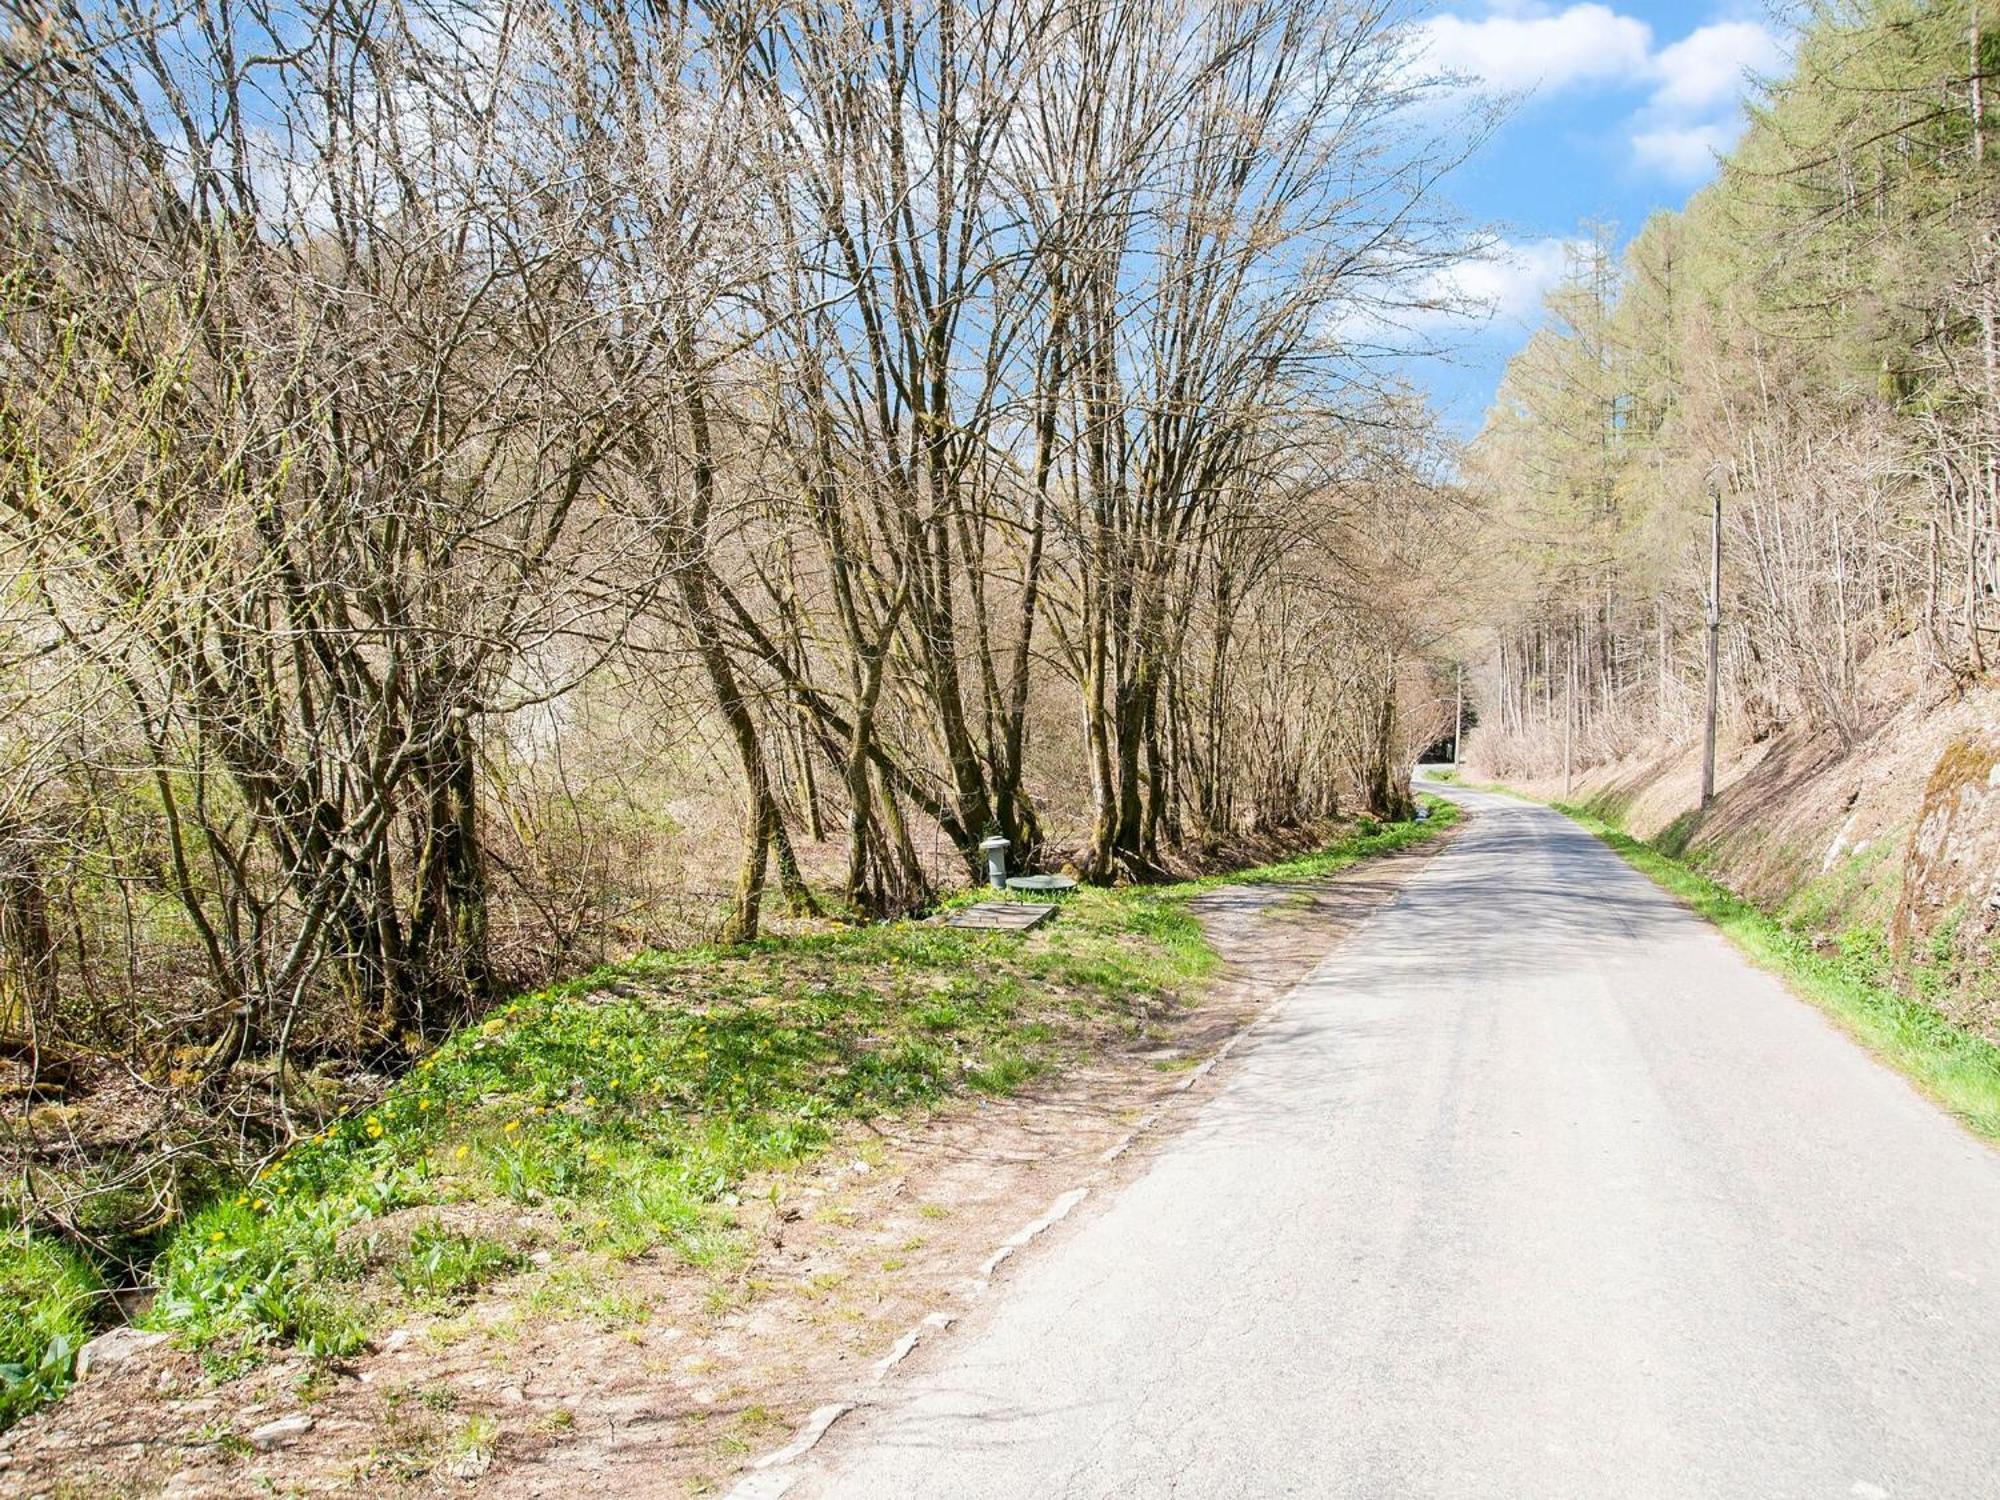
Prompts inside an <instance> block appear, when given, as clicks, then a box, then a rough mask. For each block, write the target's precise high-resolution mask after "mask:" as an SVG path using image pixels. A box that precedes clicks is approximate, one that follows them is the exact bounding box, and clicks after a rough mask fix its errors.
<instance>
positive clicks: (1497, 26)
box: [1423, 4, 1653, 93]
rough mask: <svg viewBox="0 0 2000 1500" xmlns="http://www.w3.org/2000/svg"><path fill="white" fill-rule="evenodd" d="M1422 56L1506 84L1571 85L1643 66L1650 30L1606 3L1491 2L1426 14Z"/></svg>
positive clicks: (1494, 84) (1510, 88)
mask: <svg viewBox="0 0 2000 1500" xmlns="http://www.w3.org/2000/svg"><path fill="white" fill-rule="evenodd" d="M1423 32H1424V60H1425V61H1426V62H1427V63H1428V64H1430V65H1431V66H1432V67H1435V68H1439V69H1442V70H1445V71H1448V72H1452V73H1462V74H1464V75H1465V76H1466V77H1468V78H1476V79H1478V80H1479V81H1480V82H1482V83H1484V84H1485V85H1486V86H1487V87H1489V88H1493V89H1499V90H1502V91H1505V92H1510V93H1511V92H1514V91H1517V90H1521V89H1532V88H1544V89H1561V88H1570V87H1574V86H1576V85H1579V84H1588V83H1602V82H1607V81H1612V80H1616V79H1619V78H1629V77H1632V76H1633V75H1635V74H1643V73H1644V72H1645V70H1646V69H1647V67H1648V66H1649V61H1650V56H1651V52H1652V44H1653V31H1652V28H1651V27H1650V26H1648V25H1647V24H1646V23H1645V22H1644V21H1639V20H1635V19H1633V18H1632V17H1631V16H1621V15H1619V14H1618V13H1617V12H1616V11H1614V10H1612V9H1611V8H1610V7H1609V6H1606V5H1595V4H1589V5H1572V6H1570V7H1569V8H1568V9H1567V10H1563V11H1559V12H1555V13H1553V14H1536V13H1532V12H1522V11H1519V10H1511V9H1510V10H1496V12H1495V13H1494V14H1491V15H1488V16H1485V17H1482V18H1481V19H1479V20H1467V19H1466V18H1465V17H1463V16H1436V17H1433V18H1432V19H1431V20H1429V21H1426V22H1425V23H1424V26H1423Z"/></svg>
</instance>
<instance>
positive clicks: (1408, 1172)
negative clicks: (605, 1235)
mask: <svg viewBox="0 0 2000 1500" xmlns="http://www.w3.org/2000/svg"><path fill="white" fill-rule="evenodd" d="M1452 795H1453V796H1455V797H1458V798H1459V799H1461V800H1462V801H1463V802H1464V803H1465V804H1466V805H1468V806H1469V807H1470V808H1471V809H1472V810H1473V811H1474V813H1475V817H1474V819H1473V821H1472V823H1471V825H1470V826H1469V827H1468V828H1467V829H1466V830H1465V832H1464V834H1463V835H1462V836H1461V837H1460V838H1459V839H1458V840H1457V841H1456V842H1455V844H1454V845H1453V846H1452V847H1451V848H1449V849H1448V850H1446V851H1445V852H1444V853H1443V854H1442V855H1440V856H1439V857H1438V858H1437V859H1436V860H1435V861H1434V862H1433V863H1432V864H1431V865H1430V866H1428V867H1427V868H1426V869H1425V870H1424V871H1423V872H1422V873H1420V874H1419V875H1418V876H1417V877H1416V879H1415V880H1414V881H1412V882H1411V884H1410V885H1409V886H1408V887H1407V888H1406V889H1405V891H1404V892H1403V893H1402V895H1401V896H1400V898H1399V899H1398V900H1397V901H1396V902H1395V903H1394V904H1393V905H1392V906H1390V907H1388V908H1387V909H1385V910H1384V911H1383V912H1382V913H1381V914H1379V915H1378V916H1377V917H1376V918H1375V919H1374V920H1373V921H1372V922H1370V923H1369V924H1368V925H1366V926H1365V927H1364V928H1363V929H1362V930H1361V931H1359V932H1358V933H1356V934H1355V935H1354V936H1353V937H1352V938H1351V939H1350V940H1349V941H1348V942H1347V943H1346V944H1345V945H1344V946H1342V947H1341V948H1340V949H1338V950H1337V951H1336V952H1335V953H1334V954H1333V955H1332V956H1331V957H1330V958H1329V959H1328V960H1327V962H1326V963H1325V964H1323V965H1322V966H1321V968H1320V969H1319V970H1318V972H1317V973H1316V974H1315V975H1314V976H1313V977H1312V978H1311V979H1310V980H1308V981H1307V982H1306V983H1305V984H1304V985H1302V986H1301V987H1300V988H1299V989H1298V990H1297V991H1296V992H1295V993H1294V994H1293V995H1292V996H1291V997H1290V999H1288V1000H1287V1001H1286V1002H1285V1003H1284V1005H1283V1007H1282V1008H1281V1009H1280V1010H1279V1012H1278V1013H1277V1014H1276V1015H1275V1016H1274V1017H1273V1018H1272V1019H1271V1021H1270V1022H1269V1023H1268V1024H1267V1025H1266V1026H1265V1027H1264V1028H1263V1029H1262V1030H1261V1031H1260V1032H1259V1033H1257V1035H1256V1036H1255V1038H1254V1039H1253V1041H1252V1043H1250V1044H1248V1045H1247V1046H1246V1049H1244V1050H1242V1051H1240V1052H1239V1053H1238V1057H1237V1059H1236V1060H1235V1061H1233V1062H1232V1063H1231V1065H1230V1067H1229V1070H1228V1072H1227V1074H1226V1075H1225V1076H1226V1083H1225V1086H1224V1087H1223V1089H1222V1091H1221V1093H1220V1094H1219V1095H1218V1097H1217V1098H1216V1099H1215V1100H1214V1101H1213V1102H1212V1103H1211V1104H1210V1105H1209V1106H1208V1107H1207V1108H1206V1109H1205V1110H1204V1111H1203V1112H1202V1113H1201V1115H1200V1116H1199V1118H1198V1119H1197V1120H1196V1122H1195V1123H1194V1124H1193V1125H1192V1126H1191V1127H1190V1128H1189V1129H1188V1130H1187V1131H1185V1132H1184V1133H1183V1134H1182V1135H1180V1136H1179V1137H1178V1138H1176V1139H1174V1140H1173V1141H1171V1142H1170V1143H1168V1144H1167V1145H1166V1146H1164V1147H1163V1148H1162V1149H1161V1150H1160V1152H1159V1155H1158V1156H1157V1158H1156V1159H1155V1160H1154V1162H1153V1163H1152V1164H1151V1165H1150V1166H1149V1168H1148V1169H1147V1170H1146V1172H1145V1174H1144V1175H1143V1176H1142V1177H1141V1178H1140V1179H1139V1180H1137V1181H1136V1182H1134V1183H1133V1184H1132V1185H1131V1186H1129V1187H1128V1188H1126V1189H1125V1190H1124V1191H1123V1192H1122V1194H1121V1195H1120V1196H1119V1197H1118V1198H1117V1199H1116V1201H1115V1202H1112V1203H1110V1204H1108V1205H1097V1206H1096V1211H1095V1212H1094V1213H1093V1214H1091V1215H1090V1216H1088V1217H1087V1218H1086V1220H1085V1221H1084V1222H1083V1223H1081V1224H1079V1225H1078V1226H1076V1227H1075V1228H1074V1229H1073V1230H1071V1231H1070V1232H1068V1233H1065V1234H1060V1235H1058V1236H1057V1237H1055V1238H1053V1239H1052V1240H1051V1241H1050V1242H1049V1243H1048V1244H1047V1245H1045V1246H1044V1247H1043V1248H1042V1249H1040V1250H1039V1251H1037V1252H1035V1253H1034V1254H1032V1255H1030V1256H1029V1257H1028V1258H1027V1259H1026V1261H1025V1262H1024V1264H1023V1265H1022V1266H1021V1267H1020V1269H1019V1270H1018V1271H1017V1272H1015V1273H1014V1274H1013V1276H1012V1277H1011V1279H1009V1280H1008V1281H1007V1282H1006V1283H1005V1284H1004V1285H1002V1286H1000V1287H997V1288H996V1289H995V1292H994V1293H993V1295H992V1298H991V1300H990V1301H989V1303H988V1304H987V1305H986V1306H985V1309H984V1310H983V1311H982V1312H981V1313H980V1314H978V1315H977V1316H976V1317H975V1318H973V1319H971V1320H968V1322H967V1324H966V1325H965V1326H964V1327H963V1328H961V1329H960V1330H958V1331H956V1332H955V1333H954V1334H953V1335H952V1336H951V1337H949V1338H947V1339H943V1340H940V1341H939V1342H938V1343H937V1345H936V1347H935V1348H933V1349H930V1350H929V1351H927V1352H926V1353H924V1354H922V1355H920V1356H919V1357H918V1358H917V1359H915V1360H912V1361H911V1362H910V1364H909V1365H907V1366H905V1369H904V1372H903V1373H901V1374H899V1375H898V1376H896V1377H895V1378H893V1379H892V1380H890V1381H889V1382H888V1383H887V1384H885V1385H884V1386H883V1387H882V1388H881V1394H880V1397H879V1399H878V1401H877V1403H876V1405H875V1406H874V1407H872V1408H871V1409H868V1410H865V1411H862V1412H858V1413H855V1414H854V1415H852V1416H850V1417H849V1418H847V1419H846V1421H845V1422H843V1423H842V1424H841V1425H840V1426H839V1427H837V1428H836V1429H835V1432H834V1434H833V1435H832V1436H831V1437H830V1438H829V1439H828V1440H827V1442H826V1443H825V1444H823V1445H822V1447H821V1449H820V1450H819V1452H818V1453H817V1454H816V1455H815V1458H814V1459H813V1460H812V1464H811V1467H810V1469H809V1471H808V1472H807V1473H806V1475H805V1476H804V1477H803V1478H802V1480H801V1481H800V1483H799V1484H798V1485H797V1486H796V1487H795V1488H794V1489H793V1490H792V1494H793V1495H795V1496H803V1495H815V1496H838V1497H842V1500H901V1497H909V1500H955V1497H995V1500H998V1497H1009V1500H1012V1497H1032V1500H1056V1497H1086V1496H1090V1497H1096V1496H1103V1497H1110V1496H1117V1497H1121V1500H1149V1497H1154V1496H1167V1495H1173V1496H1188V1497H1203V1500H1206V1497H1228V1496H1259V1497H1261V1496H1287V1495H1290V1496H1311V1497H1321V1496H1354V1497H1368V1500H1405V1497H1430V1496H1452V1497H1457V1496H1464V1497H1474V1496H1477V1497H1482V1500H1484V1497H1493V1500H1555V1497H1569V1496H1574V1497H1580V1500H1618V1497H1647V1496H1675V1497H1687V1496H1700V1497H1738V1496H1742V1497H1752V1496H1755V1497H1764V1496H1772V1497H1780V1496H1782V1497H1850V1496H1863V1497H1881V1496H1892V1497H1896V1500H1905V1497H1933V1500H1938V1497H1951V1500H1983V1497H1992V1496H1996V1495H2000V1154H1996V1153H1994V1152H1993V1151H1992V1150H1990V1149H1989V1148H1987V1147H1986V1146H1983V1145H1981V1144H1979V1143H1978V1142H1976V1141H1974V1140H1973V1139H1971V1138H1970V1137H1968V1136H1967V1135H1966V1134H1965V1133H1964V1132H1962V1131H1961V1130H1960V1129H1959V1127H1958V1126H1957V1125H1955V1124H1954V1123H1953V1122H1952V1121H1950V1120H1949V1119H1947V1118H1946V1117H1944V1116H1943V1115H1941V1114H1940V1113H1939V1112H1938V1111H1937V1110H1936V1109H1934V1108H1933V1107H1932V1106H1931V1105H1930V1104H1929V1103H1927V1102H1926V1101H1925V1100H1923V1099H1922V1098H1920V1097H1919V1096H1918V1095H1917V1094H1915V1093H1914V1092H1913V1091H1912V1090H1911V1089H1910V1088H1909V1086H1908V1085H1906V1084H1905V1083H1904V1082H1903V1081H1902V1080H1901V1079H1899V1078H1898V1077H1896V1076H1895V1075H1893V1074H1892V1073H1890V1072H1889V1071H1887V1070H1886V1069H1885V1068H1883V1067H1881V1066H1880V1065H1878V1064H1877V1063H1875V1062H1874V1061H1873V1060H1871V1059H1870V1058H1869V1057H1867V1056H1866V1055H1865V1054H1863V1053H1862V1052H1861V1051H1860V1050H1859V1049H1857V1048H1856V1046H1855V1045H1854V1044H1853V1043H1851V1042H1849V1041H1848V1040H1847V1039H1846V1038H1845V1037H1844V1036H1843V1035H1841V1034H1840V1033H1839V1032H1837V1031H1836V1030H1835V1029H1834V1028H1833V1027H1832V1026H1831V1025H1830V1024H1829V1023H1828V1022H1827V1021H1825V1020H1824V1019H1823V1018H1822V1017H1821V1016H1820V1015H1819V1014H1818V1013H1817V1012H1816V1011H1814V1010H1813V1009H1811V1008H1810V1007H1809V1006H1807V1005H1806V1004H1805V1003H1803V1002H1801V1001H1799V1000H1796V999H1793V998H1792V997H1790V996H1789V995H1788V994H1787V993H1786V992H1785V991H1784V990H1783V989H1782V988H1781V987H1780V986H1779V984H1778V983H1777V982H1776V981H1775V980H1773V979H1771V978H1769V977H1767V976H1765V975H1763V974H1761V973H1759V972H1758V971H1756V970H1754V969H1752V968H1751V967H1750V966H1749V965H1748V964H1747V963H1745V962H1744V961H1743V960H1742V959H1740V958H1739V957H1738V956H1737V955H1736V954H1735V952H1734V951H1733V950H1732V949H1731V948H1730V947H1729V946H1728V945H1727V944H1726V943H1725V942H1724V941H1723V939H1722V938H1721V937H1720V936H1718V935H1717V934H1715V933H1714V932H1712V931H1711V930H1709V929H1708V928H1707V927H1705V926H1704V925H1703V924H1702V923H1700V922H1699V921H1697V920H1696V919H1694V918H1693V917H1691V916H1688V915H1686V914H1684V913H1683V912H1682V911H1681V910H1680V909H1679V908H1678V907H1677V906H1675V905H1674V904H1673V903H1672V902H1671V901H1670V900H1669V899H1668V898H1666V897H1665V896H1664V895H1662V894H1660V893H1659V892H1658V891H1656V890H1655V888H1654V887H1653V886H1652V885H1651V884H1650V883H1649V882H1647V881H1646V880H1644V879H1643V878H1642V877H1640V876H1639V875H1637V874H1635V873H1633V872H1632V871H1630V870H1629V869H1628V868H1627V867H1626V866H1625V865H1624V864H1623V863H1622V862H1621V861H1620V860H1618V859H1617V858H1616V857H1615V856H1614V855H1612V854H1611V853H1610V852H1609V851H1608V850H1606V849H1604V848H1603V847H1602V846H1601V845H1600V844H1598V843H1597V842H1596V841H1595V840H1594V839H1592V838H1591V837H1589V836H1588V835H1587V834H1585V833H1583V832H1581V831H1580V830H1578V829H1576V828H1574V827H1573V826H1572V825H1570V824H1569V823H1568V822H1566V821H1565V820H1564V819H1562V818H1561V817H1559V816H1558V815H1556V814H1555V813H1553V812H1549V811H1546V810H1544V809H1541V808H1534V807H1529V806H1525V805H1522V804H1519V803H1515V802H1512V801H1509V800H1506V799H1502V798H1496V797H1490V796H1485V795H1480V794H1474V793H1467V792H1456V791H1455V792H1453V793H1452Z"/></svg>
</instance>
